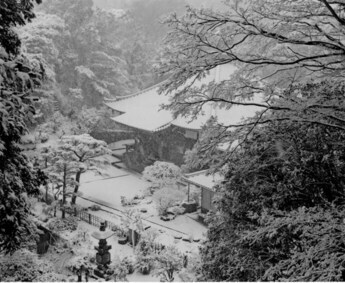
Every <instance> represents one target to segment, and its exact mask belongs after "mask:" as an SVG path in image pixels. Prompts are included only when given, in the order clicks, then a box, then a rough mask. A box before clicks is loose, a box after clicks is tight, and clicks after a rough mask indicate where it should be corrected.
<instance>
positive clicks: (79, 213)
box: [65, 208, 122, 232]
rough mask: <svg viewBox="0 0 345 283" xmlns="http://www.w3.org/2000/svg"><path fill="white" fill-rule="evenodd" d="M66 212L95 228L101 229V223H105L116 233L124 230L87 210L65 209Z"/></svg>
mask: <svg viewBox="0 0 345 283" xmlns="http://www.w3.org/2000/svg"><path fill="white" fill-rule="evenodd" d="M65 211H66V212H67V213H68V214H70V215H73V216H75V217H78V218H79V219H80V220H83V221H85V222H86V223H89V224H91V225H93V226H96V227H101V223H105V227H107V228H109V229H111V230H112V231H114V232H116V231H122V229H121V228H120V226H119V225H116V224H115V223H113V222H110V221H108V220H104V219H103V218H101V217H98V216H96V215H93V214H91V213H88V212H87V211H85V210H77V209H76V208H65Z"/></svg>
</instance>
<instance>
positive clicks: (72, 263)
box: [66, 254, 94, 272]
mask: <svg viewBox="0 0 345 283" xmlns="http://www.w3.org/2000/svg"><path fill="white" fill-rule="evenodd" d="M91 258H92V255H91V254H90V255H78V256H75V257H73V258H71V259H70V260H69V261H68V262H67V264H66V267H67V268H68V269H69V270H70V271H72V272H74V271H75V270H78V269H80V268H81V267H83V268H85V269H92V268H94V264H92V263H91Z"/></svg>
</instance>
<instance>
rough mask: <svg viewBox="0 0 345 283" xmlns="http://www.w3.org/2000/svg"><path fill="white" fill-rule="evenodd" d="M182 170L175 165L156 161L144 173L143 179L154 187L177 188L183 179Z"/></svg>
mask: <svg viewBox="0 0 345 283" xmlns="http://www.w3.org/2000/svg"><path fill="white" fill-rule="evenodd" d="M181 176H182V173H181V169H180V168H179V167H178V166H176V165H175V164H173V163H169V162H163V161H156V162H155V163H154V164H153V165H151V166H147V167H146V168H145V169H144V171H143V177H144V178H145V179H146V180H148V181H150V182H151V183H152V186H153V187H158V188H162V187H164V186H175V185H176V183H177V181H179V180H180V179H181Z"/></svg>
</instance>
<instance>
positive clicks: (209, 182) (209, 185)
mask: <svg viewBox="0 0 345 283" xmlns="http://www.w3.org/2000/svg"><path fill="white" fill-rule="evenodd" d="M182 179H183V180H184V181H185V182H187V183H191V184H193V185H195V186H198V187H201V188H205V189H208V190H211V191H214V189H213V188H214V186H215V185H217V184H219V183H220V182H221V181H222V180H223V179H224V177H223V176H222V175H221V174H219V173H216V174H214V175H208V174H207V170H203V171H198V172H194V173H190V174H185V175H184V176H183V178H182Z"/></svg>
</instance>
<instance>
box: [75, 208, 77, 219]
mask: <svg viewBox="0 0 345 283" xmlns="http://www.w3.org/2000/svg"><path fill="white" fill-rule="evenodd" d="M74 216H75V217H77V208H76V207H75V208H74Z"/></svg>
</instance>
